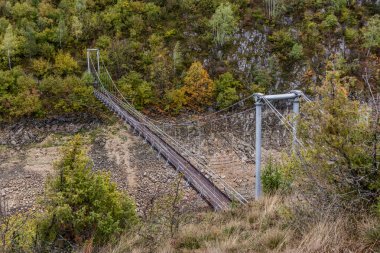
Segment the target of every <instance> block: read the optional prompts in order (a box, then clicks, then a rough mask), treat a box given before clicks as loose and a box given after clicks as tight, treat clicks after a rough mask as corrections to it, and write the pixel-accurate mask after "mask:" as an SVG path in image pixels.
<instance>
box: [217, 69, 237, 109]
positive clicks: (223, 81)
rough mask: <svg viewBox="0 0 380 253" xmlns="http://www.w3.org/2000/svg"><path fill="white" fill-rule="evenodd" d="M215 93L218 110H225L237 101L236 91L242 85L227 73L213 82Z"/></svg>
mask: <svg viewBox="0 0 380 253" xmlns="http://www.w3.org/2000/svg"><path fill="white" fill-rule="evenodd" d="M215 87H216V92H217V98H216V101H217V103H218V106H219V107H220V108H225V107H228V106H230V105H232V104H233V103H235V102H237V101H238V100H239V95H238V92H237V89H239V88H241V87H242V85H241V83H240V82H239V81H238V80H235V78H234V77H233V75H232V74H231V73H229V72H227V73H224V74H223V75H221V76H220V77H219V79H218V80H216V81H215Z"/></svg>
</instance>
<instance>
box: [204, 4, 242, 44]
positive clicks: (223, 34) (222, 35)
mask: <svg viewBox="0 0 380 253" xmlns="http://www.w3.org/2000/svg"><path fill="white" fill-rule="evenodd" d="M210 26H211V27H212V29H213V32H214V40H215V42H216V44H217V45H219V46H221V47H222V46H223V45H224V44H225V43H226V42H227V41H228V40H229V39H230V38H231V36H232V35H233V34H234V32H235V31H236V29H237V18H236V17H235V14H234V11H233V8H232V5H231V4H230V3H222V4H221V5H220V6H219V7H218V8H217V9H216V11H215V13H214V15H213V16H212V17H211V20H210Z"/></svg>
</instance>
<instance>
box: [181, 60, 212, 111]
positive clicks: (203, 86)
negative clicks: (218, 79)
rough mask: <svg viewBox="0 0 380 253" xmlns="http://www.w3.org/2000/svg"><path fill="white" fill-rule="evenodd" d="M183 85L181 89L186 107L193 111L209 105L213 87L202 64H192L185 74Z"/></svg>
mask: <svg viewBox="0 0 380 253" xmlns="http://www.w3.org/2000/svg"><path fill="white" fill-rule="evenodd" d="M184 83H185V85H184V86H183V87H182V88H181V89H182V91H183V92H184V94H185V97H186V105H187V106H188V107H190V108H192V109H195V110H202V109H203V108H204V107H205V106H208V105H210V104H211V102H212V100H213V96H214V90H215V85H214V82H213V81H212V80H211V79H210V76H209V75H208V73H207V71H206V70H205V69H204V68H203V66H202V63H200V62H198V61H197V62H194V63H193V64H192V65H191V66H190V68H189V70H188V71H187V73H186V76H185V79H184Z"/></svg>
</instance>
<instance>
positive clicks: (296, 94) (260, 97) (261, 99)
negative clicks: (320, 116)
mask: <svg viewBox="0 0 380 253" xmlns="http://www.w3.org/2000/svg"><path fill="white" fill-rule="evenodd" d="M302 94H303V93H302V91H299V90H292V91H290V92H289V93H286V94H276V95H264V94H262V93H256V94H254V96H255V102H256V103H255V106H256V143H255V150H256V156H255V167H256V172H255V174H256V182H255V198H256V200H257V199H259V198H261V196H262V186H261V145H262V143H261V141H262V123H261V122H262V106H263V105H264V103H265V102H268V101H276V100H293V114H294V118H293V152H294V151H296V149H297V116H298V114H299V113H300V98H301V96H302Z"/></svg>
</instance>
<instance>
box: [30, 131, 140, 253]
mask: <svg viewBox="0 0 380 253" xmlns="http://www.w3.org/2000/svg"><path fill="white" fill-rule="evenodd" d="M63 154H64V155H63V158H62V159H61V160H60V161H59V162H58V163H57V176H56V177H55V178H52V179H50V180H49V181H48V183H47V192H46V199H45V201H44V202H43V206H44V209H45V211H44V212H43V214H42V215H41V217H40V218H39V220H38V221H37V235H36V240H37V242H36V244H37V245H38V247H39V251H44V250H47V249H48V248H51V247H52V246H55V247H62V248H63V247H71V245H77V244H82V243H84V242H85V241H87V240H93V243H94V245H102V244H104V243H106V242H109V240H112V239H113V238H115V236H116V235H118V234H120V233H121V232H123V231H125V230H128V229H130V228H132V227H133V226H134V225H135V224H136V223H137V222H138V218H137V214H136V211H135V205H134V203H133V201H132V200H131V199H130V198H129V197H128V196H126V195H125V194H124V193H122V192H120V191H118V190H117V188H116V185H115V183H112V182H111V181H110V178H109V176H108V175H107V174H104V173H99V172H97V173H95V172H92V171H91V169H92V163H91V161H90V159H89V158H88V157H87V155H86V152H85V149H84V147H83V140H82V139H81V138H80V137H79V136H75V137H74V139H73V140H72V141H71V142H70V143H69V144H68V145H67V147H66V148H65V149H64V152H63Z"/></svg>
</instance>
